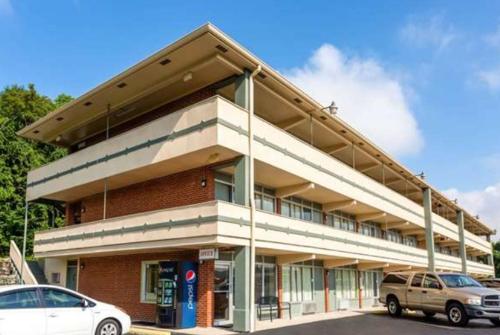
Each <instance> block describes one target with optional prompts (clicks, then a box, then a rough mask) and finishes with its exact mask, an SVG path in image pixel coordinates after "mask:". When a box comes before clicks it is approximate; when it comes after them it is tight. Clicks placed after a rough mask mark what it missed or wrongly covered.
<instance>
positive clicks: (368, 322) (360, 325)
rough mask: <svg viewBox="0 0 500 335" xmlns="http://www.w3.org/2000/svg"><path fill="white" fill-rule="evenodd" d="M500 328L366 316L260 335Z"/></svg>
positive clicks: (473, 332) (443, 334)
mask: <svg viewBox="0 0 500 335" xmlns="http://www.w3.org/2000/svg"><path fill="white" fill-rule="evenodd" d="M499 332H500V329H499V328H495V327H493V326H492V325H491V324H490V322H489V321H488V320H471V322H470V324H469V326H467V327H465V328H456V327H451V326H449V325H448V322H447V320H446V317H444V316H436V317H435V318H430V319H427V318H425V317H424V316H423V314H419V313H418V314H417V313H404V314H403V316H401V317H400V318H392V317H390V316H389V315H387V314H386V313H370V312H367V313H362V314H360V315H357V316H351V317H347V318H341V319H331V320H323V321H318V322H312V323H307V324H301V325H294V326H290V327H283V328H277V329H269V330H263V331H259V332H256V333H255V334H259V335H266V334H267V335H299V334H300V335H302V334H310V335H330V334H331V335H343V334H346V335H354V334H355V335H363V334H367V335H379V334H380V335H391V334H395V335H400V334H401V335H403V334H404V335H422V334H425V335H433V334H436V335H438V334H439V335H448V334H449V335H457V334H470V335H483V334H484V335H489V334H495V335H498V334H499Z"/></svg>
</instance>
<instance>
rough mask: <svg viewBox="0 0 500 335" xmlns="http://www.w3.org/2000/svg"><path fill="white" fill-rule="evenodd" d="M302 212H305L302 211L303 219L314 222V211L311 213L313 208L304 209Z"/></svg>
mask: <svg viewBox="0 0 500 335" xmlns="http://www.w3.org/2000/svg"><path fill="white" fill-rule="evenodd" d="M302 210H303V211H302V213H303V217H302V219H303V220H306V221H312V211H311V208H309V207H304V208H303V209H302Z"/></svg>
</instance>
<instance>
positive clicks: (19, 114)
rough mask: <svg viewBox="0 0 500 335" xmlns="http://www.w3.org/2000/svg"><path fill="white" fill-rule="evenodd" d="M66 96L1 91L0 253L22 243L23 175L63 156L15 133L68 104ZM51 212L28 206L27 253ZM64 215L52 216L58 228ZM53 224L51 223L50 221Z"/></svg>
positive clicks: (44, 207) (62, 152) (28, 90)
mask: <svg viewBox="0 0 500 335" xmlns="http://www.w3.org/2000/svg"><path fill="white" fill-rule="evenodd" d="M71 99H72V98H71V97H70V96H68V95H65V94H61V95H59V96H58V97H57V98H56V99H54V100H51V99H50V98H48V97H46V96H43V95H40V94H39V93H38V92H37V91H36V89H35V86H34V85H32V84H30V85H28V87H24V86H18V85H13V86H9V87H6V88H5V89H4V90H2V91H0V254H1V255H5V254H8V252H9V243H10V240H11V239H12V240H14V241H15V242H16V243H17V245H18V246H19V247H21V245H22V242H23V232H24V211H25V194H26V176H27V173H28V171H30V170H32V169H34V168H36V167H39V166H41V165H43V164H47V163H48V162H50V161H53V160H55V159H58V158H60V157H62V156H64V155H65V154H66V151H65V150H64V149H61V148H56V147H54V146H51V145H48V144H43V143H39V142H35V141H30V140H26V139H23V138H21V137H19V136H17V135H16V132H17V131H18V130H20V129H22V128H23V127H25V126H27V125H29V124H31V123H33V122H34V121H36V120H37V119H39V118H41V117H42V116H44V115H45V114H47V113H48V112H50V111H52V110H54V109H55V108H57V107H59V106H61V105H63V104H64V103H66V102H68V101H71ZM52 213H54V208H53V207H52V206H50V205H42V204H30V206H29V216H28V217H29V226H28V227H29V230H28V239H27V246H28V248H27V250H28V252H27V254H28V255H30V254H31V251H32V248H33V235H34V232H35V231H37V230H40V229H46V228H48V227H49V225H50V222H49V217H51V215H52ZM62 216H63V213H56V215H54V216H52V217H53V218H54V223H55V224H56V225H60V224H61V223H62V221H63V219H62ZM51 221H52V220H51Z"/></svg>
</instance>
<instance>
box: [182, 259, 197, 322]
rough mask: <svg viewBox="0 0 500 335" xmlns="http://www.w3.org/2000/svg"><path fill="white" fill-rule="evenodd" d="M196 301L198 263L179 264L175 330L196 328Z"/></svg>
mask: <svg viewBox="0 0 500 335" xmlns="http://www.w3.org/2000/svg"><path fill="white" fill-rule="evenodd" d="M197 300H198V263H196V262H181V263H180V266H179V290H178V292H177V328H192V327H196V303H197Z"/></svg>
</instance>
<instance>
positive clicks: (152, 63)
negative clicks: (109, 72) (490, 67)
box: [19, 24, 494, 331]
mask: <svg viewBox="0 0 500 335" xmlns="http://www.w3.org/2000/svg"><path fill="white" fill-rule="evenodd" d="M333 98H334V97H333ZM381 122H383V120H381ZM19 134H20V135H21V136H23V137H25V138H28V139H33V140H36V141H41V142H45V143H51V144H55V145H57V146H62V147H65V148H68V151H69V154H68V155H67V156H66V157H64V158H62V159H59V160H57V161H55V162H52V163H50V164H48V165H45V166H42V167H40V168H38V169H35V170H33V171H31V172H30V173H29V176H28V185H27V200H28V201H30V202H37V201H43V202H44V203H47V202H48V201H53V202H58V203H63V204H64V205H65V208H66V225H65V226H64V227H62V228H57V229H50V230H47V231H41V232H38V233H36V235H35V242H34V251H35V255H36V257H38V258H41V259H44V264H45V269H44V270H45V274H46V277H47V278H48V280H49V281H52V282H54V281H57V282H59V283H60V284H61V285H66V286H68V287H73V288H76V289H77V290H79V291H81V292H82V293H84V294H88V295H90V296H92V297H95V298H97V299H100V300H103V301H107V302H110V303H113V304H116V305H118V306H121V307H123V308H124V309H125V310H126V311H127V312H128V313H130V315H131V316H132V318H133V320H138V321H139V320H140V321H154V320H155V313H156V312H155V286H156V280H157V275H158V274H157V272H158V261H160V260H193V261H197V260H198V256H199V250H200V249H209V248H217V249H218V257H217V259H214V260H205V261H202V262H199V274H198V276H199V278H198V279H199V282H198V310H197V324H198V325H199V326H203V327H209V326H212V325H224V324H232V325H233V328H234V329H235V330H240V331H246V330H250V329H252V327H253V321H254V320H255V318H256V315H255V312H254V310H253V308H251V306H254V303H253V302H256V301H258V299H259V297H261V296H277V297H278V298H279V301H280V302H290V303H291V305H292V312H293V315H298V314H305V313H320V312H325V311H334V310H338V309H345V308H359V307H360V306H363V307H365V306H371V305H373V303H374V301H375V300H376V297H377V287H378V283H379V280H380V277H381V275H382V274H383V272H386V271H397V270H407V269H420V268H421V269H424V268H430V269H437V270H447V271H448V270H449V271H463V272H468V273H470V274H472V275H474V276H491V275H493V273H494V271H493V265H492V264H493V262H492V250H491V244H490V242H489V237H490V235H491V234H494V231H492V229H490V228H489V227H488V226H486V225H485V224H483V223H481V222H480V221H479V220H478V219H477V218H475V217H473V216H472V215H470V214H469V213H467V212H466V211H465V210H464V209H462V208H461V207H459V206H458V205H457V203H456V202H454V201H452V200H450V199H447V198H446V197H445V196H444V195H443V194H441V193H440V192H439V191H437V190H435V189H434V188H433V187H432V186H431V185H429V184H428V183H427V182H426V181H425V180H423V179H422V178H419V177H416V176H415V175H414V173H413V172H411V171H409V170H408V169H406V168H405V167H404V166H402V165H401V164H400V163H398V162H397V161H395V160H394V159H392V158H391V157H390V156H389V155H387V154H386V153H385V152H383V151H382V150H380V148H378V147H377V146H376V145H374V144H373V143H371V142H370V141H369V140H368V139H367V138H365V137H364V136H363V135H362V134H360V133H359V132H357V131H356V130H355V129H353V128H352V127H350V126H349V125H348V124H346V123H345V122H343V121H342V120H341V119H340V118H339V117H338V116H336V115H333V114H330V113H329V112H328V110H326V109H325V108H323V106H321V105H319V104H318V103H317V102H316V101H314V100H312V99H311V98H310V97H309V96H307V95H306V94H305V93H304V92H302V91H301V90H300V89H299V88H297V87H295V86H294V85H292V84H291V83H290V82H289V81H287V80H286V79H285V78H284V77H283V76H281V75H280V74H279V73H277V72H276V71H275V70H273V69H272V68H270V67H269V66H268V65H266V64H265V63H263V62H262V61H261V60H260V59H258V58H256V57H255V56H254V55H252V54H251V53H250V52H248V51H247V50H245V49H244V48H243V47H242V46H240V45H239V44H237V43H236V42H235V41H233V40H232V39H230V38H229V37H228V36H227V35H225V34H224V33H223V32H221V31H220V30H218V29H217V28H215V27H214V26H212V25H210V24H207V25H204V26H203V27H201V28H199V29H197V30H195V31H194V32H192V33H190V34H188V35H187V36H184V37H183V38H181V39H180V40H178V41H176V42H175V43H173V44H171V45H169V46H167V47H166V48H164V49H162V50H160V51H159V52H157V53H156V54H154V55H152V56H151V57H149V58H147V59H145V60H144V61H142V62H140V63H138V64H136V65H134V66H133V67H131V68H129V69H128V70H126V71H125V72H123V73H120V74H119V75H117V76H115V77H113V78H111V79H110V80H108V81H106V82H105V83H103V84H102V85H99V86H98V87H96V88H94V89H92V90H91V91H89V92H87V93H85V94H84V95H83V96H81V97H79V98H78V99H76V100H74V101H72V102H70V103H68V104H66V105H65V106H63V107H61V108H60V109H58V110H56V111H54V112H52V113H50V114H48V115H47V116H45V117H43V118H42V119H40V120H38V121H36V122H35V123H33V124H32V125H30V126H28V127H26V128H24V129H22V130H21V131H20V132H19ZM283 314H284V315H283V317H287V314H288V313H283Z"/></svg>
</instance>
